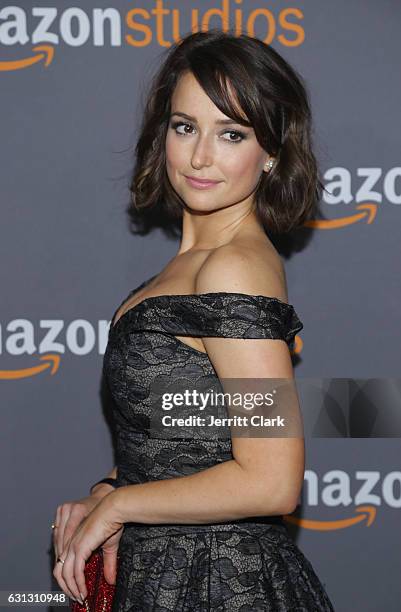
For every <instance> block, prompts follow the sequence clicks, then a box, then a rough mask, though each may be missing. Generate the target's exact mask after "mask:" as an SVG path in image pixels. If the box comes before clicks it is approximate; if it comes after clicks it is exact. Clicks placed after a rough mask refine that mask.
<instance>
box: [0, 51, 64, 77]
mask: <svg viewBox="0 0 401 612" xmlns="http://www.w3.org/2000/svg"><path fill="white" fill-rule="evenodd" d="M33 51H35V52H36V55H34V56H33V57H26V58H25V59H20V60H13V61H10V62H0V71H5V70H19V69H20V68H27V67H28V66H32V64H37V63H38V62H40V61H42V60H43V59H44V64H45V68H47V67H48V66H49V64H51V63H52V61H53V56H54V49H53V47H51V46H50V45H38V46H36V47H33Z"/></svg>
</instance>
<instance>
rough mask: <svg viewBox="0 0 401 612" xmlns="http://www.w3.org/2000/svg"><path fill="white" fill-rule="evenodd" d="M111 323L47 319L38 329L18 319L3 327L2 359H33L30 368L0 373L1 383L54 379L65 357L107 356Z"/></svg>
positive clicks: (0, 330)
mask: <svg viewBox="0 0 401 612" xmlns="http://www.w3.org/2000/svg"><path fill="white" fill-rule="evenodd" d="M109 326H110V321H106V320H99V321H98V322H97V325H96V326H94V325H93V324H92V323H91V322H90V321H87V320H86V319H75V320H73V321H71V322H70V323H68V324H66V323H65V321H63V320H62V319H43V320H41V321H39V324H38V325H35V324H34V323H33V322H32V321H30V320H29V319H14V320H13V321H10V322H9V323H8V325H7V326H3V325H0V355H4V354H7V355H11V356H13V357H17V356H18V357H23V356H26V355H28V356H29V357H32V356H33V359H34V363H33V364H32V363H31V364H29V367H24V368H18V369H12V370H11V369H2V370H0V380H16V379H20V378H30V377H31V376H38V375H42V376H46V375H50V376H53V375H54V374H56V373H57V372H58V370H59V368H60V363H61V355H65V354H66V353H70V354H72V355H75V356H85V355H88V354H90V353H93V352H94V351H95V352H97V353H98V354H99V355H104V352H105V350H106V346H107V340H108V334H109Z"/></svg>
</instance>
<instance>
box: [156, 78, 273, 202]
mask: <svg viewBox="0 0 401 612" xmlns="http://www.w3.org/2000/svg"><path fill="white" fill-rule="evenodd" d="M222 120H223V121H230V123H227V124H222V123H218V122H219V121H222ZM268 159H269V155H268V153H266V151H264V150H263V149H262V147H261V146H260V145H259V143H258V141H257V140H256V136H255V133H254V131H253V129H252V128H250V127H244V126H242V125H240V124H238V123H235V122H234V121H232V120H230V118H229V117H227V116H226V115H224V114H223V113H222V112H221V111H220V110H219V109H218V108H217V106H215V105H214V103H213V102H212V101H211V99H210V98H209V97H208V96H207V95H206V93H205V92H204V90H203V89H202V88H201V86H200V85H199V84H198V82H197V80H196V79H195V77H194V76H193V74H192V73H191V72H186V73H184V74H183V75H182V76H181V77H180V78H179V80H178V83H177V86H176V88H175V90H174V93H173V96H172V99H171V116H170V120H169V126H168V130H167V137H166V166H167V175H168V178H169V180H170V183H171V185H172V186H173V188H174V189H175V191H176V192H177V193H178V194H179V196H180V197H181V198H182V199H183V200H184V202H185V203H186V205H187V206H188V207H189V208H191V209H193V210H197V211H204V212H206V211H213V210H219V209H221V208H225V207H227V206H231V205H233V204H237V203H239V202H243V203H244V204H245V205H246V204H247V203H248V202H249V205H251V203H252V199H253V195H252V194H253V192H254V190H255V189H256V187H257V184H258V181H259V178H260V176H261V173H262V172H263V171H264V164H265V163H266V162H267V160H268ZM186 177H192V178H195V179H196V178H199V179H209V180H211V181H218V182H217V183H215V184H214V185H212V186H206V187H205V186H204V187H203V188H200V186H199V184H198V185H197V184H195V183H192V182H191V181H189V180H188V179H187V178H186Z"/></svg>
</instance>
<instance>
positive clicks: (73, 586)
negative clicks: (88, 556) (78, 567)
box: [61, 550, 81, 601]
mask: <svg viewBox="0 0 401 612" xmlns="http://www.w3.org/2000/svg"><path fill="white" fill-rule="evenodd" d="M74 562H75V555H74V553H73V552H72V551H71V550H69V552H68V555H67V557H66V559H65V562H64V564H63V569H62V571H61V575H62V577H63V579H64V582H65V584H66V585H67V588H68V590H69V591H70V592H71V593H72V596H73V597H74V599H78V601H79V600H80V599H81V596H80V594H79V589H78V585H77V583H76V580H75V576H74Z"/></svg>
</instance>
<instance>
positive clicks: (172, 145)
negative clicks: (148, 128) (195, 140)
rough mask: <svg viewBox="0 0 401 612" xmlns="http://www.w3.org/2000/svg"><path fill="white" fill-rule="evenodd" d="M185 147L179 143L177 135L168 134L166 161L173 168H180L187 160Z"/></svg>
mask: <svg viewBox="0 0 401 612" xmlns="http://www.w3.org/2000/svg"><path fill="white" fill-rule="evenodd" d="M184 149H185V148H184V147H183V146H182V145H181V146H180V145H179V143H177V139H176V137H175V138H174V136H170V135H167V136H166V162H167V164H168V165H169V166H170V167H171V168H179V167H180V166H181V165H182V164H183V163H185V160H186V154H185V150H184Z"/></svg>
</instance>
